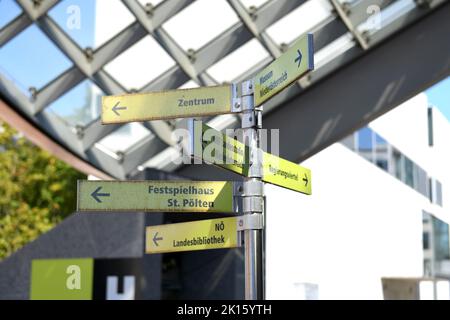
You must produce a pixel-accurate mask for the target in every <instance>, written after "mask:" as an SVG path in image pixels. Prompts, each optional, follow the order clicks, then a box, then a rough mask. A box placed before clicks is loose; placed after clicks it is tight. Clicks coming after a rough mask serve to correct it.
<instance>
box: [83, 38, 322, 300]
mask: <svg viewBox="0 0 450 320" xmlns="http://www.w3.org/2000/svg"><path fill="white" fill-rule="evenodd" d="M313 52H314V50H313V38H312V35H310V34H308V35H306V36H304V37H301V38H299V39H298V40H297V41H295V42H294V44H293V45H292V46H291V48H290V49H288V50H287V51H286V52H285V53H283V54H282V55H281V56H280V57H279V58H277V59H276V60H275V61H273V62H272V63H271V64H269V65H268V66H267V67H266V68H264V69H263V70H261V71H260V72H259V73H258V74H256V76H255V78H254V79H250V80H247V81H243V82H242V83H235V84H231V85H224V86H216V87H204V88H197V89H185V90H171V91H162V92H150V93H140V94H126V95H120V96H108V97H103V101H102V123H103V124H113V123H126V122H134V121H150V120H165V119H174V118H193V117H201V116H213V115H220V114H227V113H237V112H239V113H242V132H243V136H244V138H245V140H244V141H245V144H244V143H242V142H240V141H238V140H237V139H234V138H232V137H228V136H226V135H223V134H222V133H220V132H218V131H216V130H214V129H212V128H210V127H208V126H207V125H205V124H202V123H201V122H199V121H194V120H191V121H190V124H191V125H190V132H191V140H190V143H189V144H190V149H191V155H192V156H193V157H195V158H200V159H201V161H204V162H206V163H211V164H215V165H218V166H220V167H222V168H225V169H228V170H231V171H233V172H236V173H238V174H240V175H243V176H244V177H245V181H244V182H243V183H238V182H225V181H80V182H79V184H78V210H79V211H123V212H127V211H150V212H151V211H164V212H200V213H205V214H207V213H208V212H221V213H238V214H239V215H238V216H234V217H227V218H219V219H211V220H202V221H195V222H186V223H176V224H170V225H162V226H150V227H147V230H146V253H163V252H178V251H192V250H205V249H219V248H234V247H238V246H241V243H242V241H243V242H244V244H245V248H244V253H245V297H246V299H264V288H265V285H264V241H263V239H264V224H263V221H264V214H265V210H264V205H263V204H264V198H263V196H264V195H263V182H267V183H271V184H275V185H278V186H281V187H284V188H287V189H291V190H294V191H297V192H301V193H304V194H311V171H310V170H309V169H306V168H303V167H301V166H299V165H297V164H295V163H292V162H290V161H287V160H285V159H281V158H279V157H277V156H275V155H272V154H269V153H266V152H263V151H262V150H261V146H260V141H259V134H258V133H259V130H261V129H262V104H263V103H264V102H265V101H267V100H269V99H270V98H272V97H273V96H274V95H276V94H277V93H279V92H281V91H282V90H284V89H285V88H286V87H287V86H289V85H290V84H292V83H294V82H295V81H297V80H298V79H299V78H300V77H301V76H303V75H305V74H306V73H307V72H309V71H312V70H313V68H314V59H313ZM212 136H214V139H211V137H212ZM201 161H200V162H201Z"/></svg>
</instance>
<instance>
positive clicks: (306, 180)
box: [302, 173, 309, 187]
mask: <svg viewBox="0 0 450 320" xmlns="http://www.w3.org/2000/svg"><path fill="white" fill-rule="evenodd" d="M302 180H303V181H305V187H306V186H307V185H308V181H309V180H308V176H307V175H306V173H305V177H304V178H303V179H302Z"/></svg>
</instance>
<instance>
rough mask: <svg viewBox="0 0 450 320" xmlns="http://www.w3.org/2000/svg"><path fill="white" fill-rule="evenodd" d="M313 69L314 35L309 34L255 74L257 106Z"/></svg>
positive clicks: (255, 99)
mask: <svg viewBox="0 0 450 320" xmlns="http://www.w3.org/2000/svg"><path fill="white" fill-rule="evenodd" d="M313 69H314V49H313V36H312V34H307V35H306V36H304V37H302V38H300V39H298V40H297V41H296V42H295V43H294V44H293V45H292V46H291V48H289V49H288V50H287V51H286V52H285V53H283V54H282V55H281V56H280V57H279V58H278V59H276V60H275V61H273V62H272V63H271V64H269V65H268V66H267V67H265V68H264V69H263V70H261V71H260V72H259V73H258V74H257V75H256V76H255V78H254V83H255V93H254V102H255V106H259V105H261V104H262V103H264V102H265V101H267V100H269V99H270V98H271V97H273V96H274V95H276V94H277V93H279V92H280V91H282V90H283V89H284V88H286V87H287V86H289V85H290V84H291V83H293V82H294V81H296V80H298V79H299V78H300V77H301V76H302V75H304V74H305V73H307V72H309V71H311V70H313Z"/></svg>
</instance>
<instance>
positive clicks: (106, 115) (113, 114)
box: [102, 85, 235, 124]
mask: <svg viewBox="0 0 450 320" xmlns="http://www.w3.org/2000/svg"><path fill="white" fill-rule="evenodd" d="M232 89H233V86H231V85H226V86H217V87H206V88H195V89H183V90H170V91H161V92H150V93H139V94H125V95H120V96H107V97H103V103H102V123H103V124H110V123H125V122H132V121H148V120H164V119H174V118H190V117H195V116H212V115H218V114H225V113H232V112H235V111H234V109H233V107H232V106H233V104H232Z"/></svg>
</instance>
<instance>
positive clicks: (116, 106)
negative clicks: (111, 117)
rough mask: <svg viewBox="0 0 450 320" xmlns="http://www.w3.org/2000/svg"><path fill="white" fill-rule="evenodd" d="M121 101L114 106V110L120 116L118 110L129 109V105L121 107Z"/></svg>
mask: <svg viewBox="0 0 450 320" xmlns="http://www.w3.org/2000/svg"><path fill="white" fill-rule="evenodd" d="M119 104H120V101H118V102H117V103H116V104H115V105H114V107H112V111H114V113H115V114H116V115H117V116H119V117H120V113H118V112H117V111H118V110H127V107H119Z"/></svg>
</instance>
